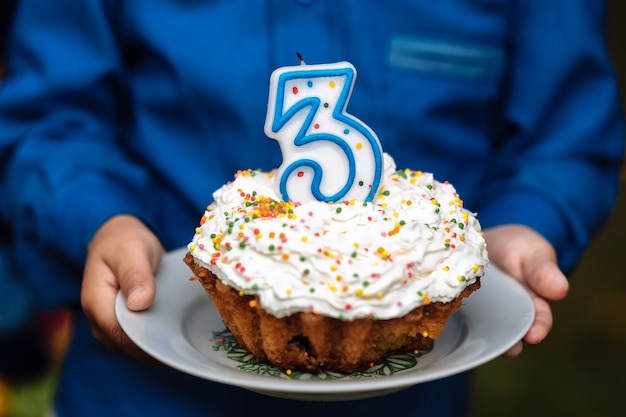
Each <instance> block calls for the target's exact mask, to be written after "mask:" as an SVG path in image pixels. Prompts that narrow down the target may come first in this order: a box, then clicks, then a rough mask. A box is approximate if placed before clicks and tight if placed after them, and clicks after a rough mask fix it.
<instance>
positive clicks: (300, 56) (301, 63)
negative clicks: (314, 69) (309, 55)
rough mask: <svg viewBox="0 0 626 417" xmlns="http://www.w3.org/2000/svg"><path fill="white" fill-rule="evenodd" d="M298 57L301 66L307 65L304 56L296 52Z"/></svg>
mask: <svg viewBox="0 0 626 417" xmlns="http://www.w3.org/2000/svg"><path fill="white" fill-rule="evenodd" d="M296 56H297V57H298V59H299V60H300V65H306V62H304V58H302V55H301V54H300V52H296Z"/></svg>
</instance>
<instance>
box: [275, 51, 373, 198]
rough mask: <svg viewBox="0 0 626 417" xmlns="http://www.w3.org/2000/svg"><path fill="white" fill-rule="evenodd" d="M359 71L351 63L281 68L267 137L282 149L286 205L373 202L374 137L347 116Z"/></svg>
mask: <svg viewBox="0 0 626 417" xmlns="http://www.w3.org/2000/svg"><path fill="white" fill-rule="evenodd" d="M355 78H356V70H355V69H354V67H353V66H352V65H351V64H350V63H348V62H338V63H333V64H322V65H305V64H304V61H302V65H300V66H290V67H282V68H278V69H276V70H275V71H274V72H273V73H272V76H271V79H270V92H269V102H268V110H267V118H266V120H265V134H266V135H267V136H269V137H270V138H272V139H276V140H277V141H278V143H279V145H280V149H281V152H282V155H283V162H282V164H281V166H280V167H279V169H278V172H277V184H276V186H277V188H278V190H277V191H278V192H279V193H280V195H281V196H282V197H283V199H284V200H285V201H288V200H292V201H299V202H307V201H312V200H318V201H324V202H338V201H346V200H352V199H355V200H359V201H367V202H369V201H371V200H372V199H373V198H374V196H375V195H376V192H377V190H378V187H379V185H380V178H381V175H382V169H383V166H382V165H383V162H382V148H381V145H380V142H379V140H378V137H377V136H376V134H375V133H374V132H373V131H372V130H371V129H370V128H369V127H368V126H367V125H365V124H364V123H363V122H361V121H360V120H359V119H357V118H355V117H354V116H351V115H349V114H348V113H347V112H346V107H347V105H348V101H349V100H350V95H351V93H352V87H353V85H354V80H355Z"/></svg>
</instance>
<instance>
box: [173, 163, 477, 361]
mask: <svg viewBox="0 0 626 417" xmlns="http://www.w3.org/2000/svg"><path fill="white" fill-rule="evenodd" d="M383 162H384V163H383V167H384V169H383V174H382V180H381V186H380V188H379V190H378V193H377V195H376V198H375V199H374V200H373V201H372V202H370V203H364V202H360V201H354V200H352V201H343V202H337V203H326V202H321V201H311V202H306V203H298V202H292V201H283V200H281V198H280V196H279V195H278V194H277V193H276V191H275V189H276V187H275V181H276V175H275V171H270V172H263V171H260V170H245V171H239V172H237V173H236V174H235V177H234V180H233V181H231V182H229V183H227V184H225V185H224V186H222V187H221V188H220V189H218V190H217V191H216V192H215V193H214V194H213V199H214V201H213V202H212V203H211V204H210V205H209V206H208V207H207V208H206V211H205V213H204V215H203V216H202V219H201V221H200V225H199V226H198V227H197V228H196V230H195V235H194V236H193V239H192V241H191V242H190V243H189V244H188V252H187V254H186V256H185V259H184V261H185V263H186V264H187V265H188V266H189V267H190V268H191V270H192V271H193V274H194V279H195V280H198V281H199V282H200V283H201V284H202V286H203V287H204V289H205V290H206V292H207V293H208V295H209V296H210V298H211V299H212V301H213V303H214V305H215V307H216V309H217V311H218V312H219V313H220V315H221V317H222V320H223V322H224V324H225V325H226V327H227V328H228V329H229V330H230V331H231V332H232V334H233V335H234V337H235V338H236V340H237V341H238V343H239V344H240V345H242V346H243V347H244V348H246V349H247V350H249V351H250V352H251V353H252V354H253V355H254V356H255V357H256V358H257V359H259V360H262V361H266V362H269V363H271V364H273V365H274V366H276V367H278V368H280V369H284V370H299V371H304V372H314V373H315V372H320V371H332V372H340V373H352V372H355V371H358V370H363V369H365V368H367V367H369V366H371V365H372V363H375V362H376V361H378V360H379V359H380V358H381V357H382V356H383V355H385V354H387V353H389V352H395V351H399V352H415V351H418V350H427V349H430V348H431V347H432V344H433V341H434V340H436V339H437V338H438V337H439V335H440V334H441V332H442V330H443V329H444V327H445V325H446V322H447V320H448V317H449V316H450V315H451V314H453V313H455V312H456V311H457V310H458V309H459V308H460V307H461V306H462V303H463V300H464V298H465V297H468V296H469V295H470V294H471V293H472V292H473V291H475V290H477V289H478V288H479V287H480V278H481V276H482V275H483V274H484V268H485V267H486V266H487V263H488V258H487V251H486V245H485V241H484V239H483V236H482V233H481V228H480V224H479V222H478V220H477V219H476V216H475V214H474V213H472V212H470V211H468V210H467V209H465V208H464V207H463V202H462V200H461V198H460V197H459V195H458V194H457V192H456V190H455V188H454V187H453V185H452V184H450V183H448V182H439V181H437V180H435V179H434V177H433V175H432V174H431V173H426V172H421V171H414V170H410V169H404V170H397V169H396V165H395V162H394V160H393V158H392V157H391V156H389V155H388V154H386V153H385V154H384V155H383Z"/></svg>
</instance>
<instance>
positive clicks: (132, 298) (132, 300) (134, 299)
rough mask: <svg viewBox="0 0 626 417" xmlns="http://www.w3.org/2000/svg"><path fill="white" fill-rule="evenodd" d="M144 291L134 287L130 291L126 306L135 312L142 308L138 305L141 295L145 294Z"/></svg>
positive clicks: (141, 288)
mask: <svg viewBox="0 0 626 417" xmlns="http://www.w3.org/2000/svg"><path fill="white" fill-rule="evenodd" d="M144 291H145V288H143V287H133V288H131V289H130V291H129V292H128V296H127V297H126V305H127V306H128V308H129V309H131V310H135V309H137V308H140V306H138V305H136V304H137V303H139V302H140V301H139V299H140V298H141V293H143V292H144Z"/></svg>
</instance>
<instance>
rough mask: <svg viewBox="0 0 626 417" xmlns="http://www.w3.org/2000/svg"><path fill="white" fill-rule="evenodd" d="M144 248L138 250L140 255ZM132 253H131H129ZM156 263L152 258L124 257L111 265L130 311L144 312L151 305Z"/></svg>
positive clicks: (154, 293)
mask: <svg viewBox="0 0 626 417" xmlns="http://www.w3.org/2000/svg"><path fill="white" fill-rule="evenodd" d="M142 250H143V251H147V249H146V248H142V249H139V250H138V251H137V252H135V253H138V254H141V253H142ZM131 253H132V252H131ZM157 266H158V261H156V260H155V258H154V257H152V256H149V255H147V256H141V255H139V256H124V257H118V258H116V260H115V263H111V264H110V265H109V267H110V268H111V270H112V272H113V274H114V275H115V276H116V277H117V281H118V283H119V286H120V289H121V291H122V294H124V298H125V300H126V305H127V307H128V308H129V309H130V310H133V311H140V310H145V309H147V308H148V307H150V306H151V305H152V303H153V302H154V297H155V295H156V284H155V282H154V271H155V270H156V268H157Z"/></svg>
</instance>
